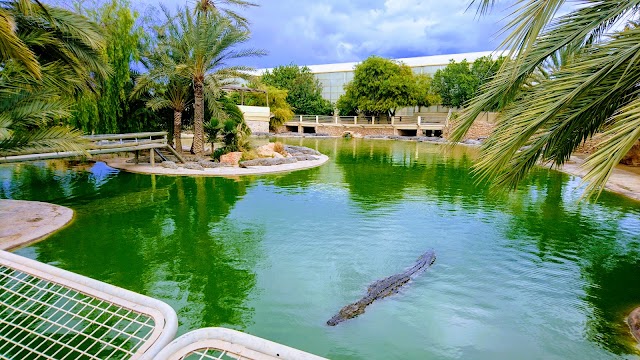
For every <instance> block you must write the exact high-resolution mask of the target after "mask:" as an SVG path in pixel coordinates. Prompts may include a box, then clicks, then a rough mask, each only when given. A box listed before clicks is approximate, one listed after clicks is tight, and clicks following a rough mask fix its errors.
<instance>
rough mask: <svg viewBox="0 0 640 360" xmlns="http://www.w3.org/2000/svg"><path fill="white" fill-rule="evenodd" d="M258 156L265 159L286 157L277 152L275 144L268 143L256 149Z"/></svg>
mask: <svg viewBox="0 0 640 360" xmlns="http://www.w3.org/2000/svg"><path fill="white" fill-rule="evenodd" d="M256 153H257V154H258V156H260V157H263V158H282V157H284V155H282V154H280V153H278V152H276V151H275V143H268V144H266V145H262V146H260V147H258V148H256Z"/></svg>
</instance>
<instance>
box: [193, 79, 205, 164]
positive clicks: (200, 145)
mask: <svg viewBox="0 0 640 360" xmlns="http://www.w3.org/2000/svg"><path fill="white" fill-rule="evenodd" d="M193 91H194V107H193V146H192V147H191V153H193V154H196V155H202V153H203V152H204V99H203V97H204V96H203V84H202V82H201V81H196V82H195V83H194V84H193Z"/></svg>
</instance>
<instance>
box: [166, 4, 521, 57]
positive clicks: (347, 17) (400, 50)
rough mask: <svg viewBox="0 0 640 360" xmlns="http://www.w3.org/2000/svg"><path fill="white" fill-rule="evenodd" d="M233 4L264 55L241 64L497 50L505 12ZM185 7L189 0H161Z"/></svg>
mask: <svg viewBox="0 0 640 360" xmlns="http://www.w3.org/2000/svg"><path fill="white" fill-rule="evenodd" d="M254 1H255V2H256V3H259V4H260V6H259V7H255V8H250V9H244V10H239V11H240V12H241V14H243V15H245V16H246V17H247V18H248V19H249V22H250V29H251V32H252V38H251V40H250V41H249V42H248V43H246V44H245V45H244V47H248V48H257V49H262V50H265V51H266V52H267V53H268V55H266V56H263V57H260V58H252V59H246V60H245V61H243V63H244V64H245V65H249V66H253V67H255V68H268V67H274V66H278V65H287V64H296V65H317V64H327V63H338V62H358V61H361V60H364V59H366V58H367V57H369V56H371V55H378V56H383V57H387V58H403V57H413V56H427V55H443V54H457V53H465V52H475V51H493V50H495V49H497V48H498V47H499V45H500V42H501V41H502V39H503V36H500V35H499V33H500V29H501V28H502V27H503V26H504V21H503V19H504V18H505V17H506V16H507V15H508V14H509V13H508V9H506V4H508V3H512V1H511V2H510V1H501V2H498V3H499V4H501V5H499V7H496V8H494V9H493V11H492V12H491V13H490V14H488V15H484V16H481V17H478V16H476V7H475V5H474V6H473V7H471V8H470V9H468V10H467V8H468V6H469V4H470V2H471V0H254ZM163 2H164V3H165V4H166V5H167V6H169V7H171V6H182V7H184V6H185V5H187V6H189V7H191V6H193V0H164V1H163Z"/></svg>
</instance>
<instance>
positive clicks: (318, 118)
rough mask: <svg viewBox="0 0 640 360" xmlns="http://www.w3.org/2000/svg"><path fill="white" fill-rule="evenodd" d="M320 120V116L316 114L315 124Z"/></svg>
mask: <svg viewBox="0 0 640 360" xmlns="http://www.w3.org/2000/svg"><path fill="white" fill-rule="evenodd" d="M319 122H320V117H319V116H318V115H316V124H317V123H319Z"/></svg>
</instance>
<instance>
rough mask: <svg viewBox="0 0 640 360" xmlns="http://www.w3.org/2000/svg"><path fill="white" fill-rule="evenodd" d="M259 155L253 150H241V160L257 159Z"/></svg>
mask: <svg viewBox="0 0 640 360" xmlns="http://www.w3.org/2000/svg"><path fill="white" fill-rule="evenodd" d="M259 158H260V156H259V155H258V153H257V152H256V151H255V150H245V151H243V152H242V158H241V160H242V161H246V160H255V159H259Z"/></svg>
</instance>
